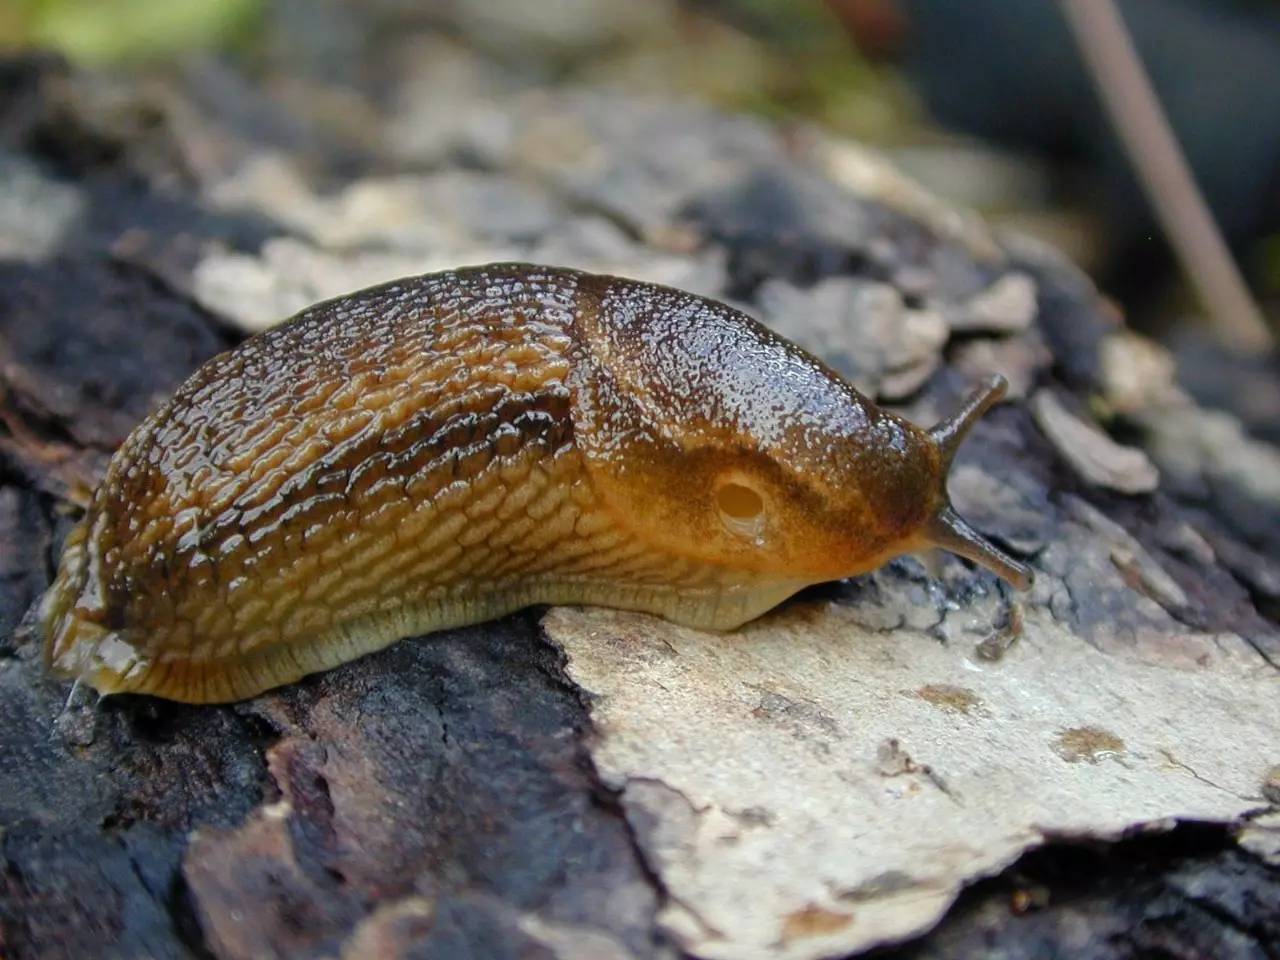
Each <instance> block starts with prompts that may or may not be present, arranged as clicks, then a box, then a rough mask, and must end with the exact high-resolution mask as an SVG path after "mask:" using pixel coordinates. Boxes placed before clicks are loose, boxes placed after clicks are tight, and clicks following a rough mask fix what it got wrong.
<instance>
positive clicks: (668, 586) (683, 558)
mask: <svg viewBox="0 0 1280 960" xmlns="http://www.w3.org/2000/svg"><path fill="white" fill-rule="evenodd" d="M1003 388H1004V387H1003V381H1002V380H1000V379H999V378H996V379H994V380H993V381H992V383H991V384H989V385H988V386H987V388H986V389H985V390H984V391H983V392H981V393H980V394H978V395H976V396H975V398H974V399H973V400H972V401H971V402H970V404H969V405H968V406H967V407H966V408H965V409H964V410H962V411H961V412H960V413H959V414H958V415H957V416H956V417H954V418H952V419H951V420H948V421H946V422H944V423H943V424H940V425H939V426H938V427H936V428H934V430H933V431H926V430H922V429H920V428H918V427H915V426H913V425H912V424H910V423H908V422H906V421H904V420H902V419H900V418H898V417H896V416H894V415H892V414H890V413H887V412H884V411H882V410H880V409H878V408H877V407H876V406H875V405H874V404H873V403H871V402H870V401H869V400H867V399H866V398H865V397H863V396H861V395H860V394H859V393H858V392H857V391H855V390H854V389H853V388H852V387H851V386H849V385H848V384H847V383H846V382H844V381H843V380H842V379H841V378H840V377H839V376H838V375H837V374H835V373H834V372H833V371H831V370H830V369H828V368H827V367H826V366H824V365H823V364H822V363H820V362H819V361H818V360H816V359H814V358H813V357H811V356H809V355H808V354H807V353H805V352H804V351H802V350H801V349H799V348H798V347H796V346H795V345H794V344H791V343H789V342H788V341H786V340H783V339H782V338H780V337H778V336H776V335H775V334H773V333H771V332H770V331H768V330H767V329H765V328H764V327H762V326H761V325H760V324H758V323H756V322H755V321H753V320H751V319H750V318H749V317H746V316H744V315H743V314H741V313H739V312H738V311H736V310H732V309H730V308H729V307H727V306H724V305H723V304H720V303H717V302H715V301H712V300H708V299H705V298H702V297H696V296H693V295H691V294H687V293H682V292H680V291H677V290H672V289H668V288H664V287H659V286H654V285H651V284H645V283H638V282H635V281H632V280H625V279H621V278H617V277H607V276H594V275H591V274H585V273H580V272H576V271H571V270H560V269H553V268H547V267H538V266H531V265H528V264H497V265H492V266H486V267H475V268H468V269H462V270H457V271H451V272H447V273H439V274H432V275H428V276H422V277H414V278H408V279H404V280H399V281H396V282H393V283H389V284H385V285H383V286H379V287H374V288H371V289H368V290H364V291H361V292H358V293H355V294H352V295H350V296H347V297H342V298H339V299H336V300H330V301H327V302H325V303H321V304H318V305H316V306H314V307H311V308H310V309H308V310H305V311H303V312H302V313H301V314H299V315H298V316H296V317H294V318H293V319H291V320H289V321H287V322H285V323H283V324H281V325H280V326H278V327H275V328H273V329H271V330H268V331H267V332H265V333H262V334H260V335H258V336H256V337H254V338H252V339H250V340H248V341H246V342H245V343H244V344H242V345H241V346H240V347H238V348H236V349H235V350H232V351H230V352H228V353H225V354H222V355H220V356H218V357H215V358H213V359H212V360H210V361H209V362H208V363H206V364H205V365H204V366H203V367H201V368H200V369H199V370H198V371H197V372H196V373H195V374H194V375H193V376H192V377H191V378H190V379H189V380H188V381H187V382H186V383H185V384H183V386H182V387H181V388H179V390H178V391H177V393H176V394H175V395H174V396H173V398H172V399H170V400H169V401H168V402H167V403H165V404H164V405H163V406H162V407H160V409H158V410H157V411H155V413H153V414H152V415H151V416H150V417H148V418H147V419H146V420H145V421H144V422H143V423H142V424H140V425H139V426H138V427H137V429H135V430H134V431H133V433H132V434H131V435H130V436H129V438H128V439H127V440H126V441H125V443H124V445H123V446H122V447H121V448H120V450H119V451H118V452H117V453H116V454H115V456H114V457H113V458H112V460H111V463H110V465H109V466H108V469H107V472H106V475H105V477H104V479H103V481H102V483H101V485H100V486H99V487H98V489H97V491H96V492H95V493H94V496H93V498H92V501H91V503H90V506H89V508H88V511H87V513H86V515H85V517H84V519H83V520H82V521H81V523H80V524H79V525H78V526H77V527H76V528H75V529H74V530H73V531H72V533H71V534H70V536H69V537H68V539H67V543H66V545H65V548H64V551H63V554H62V559H61V562H60V565H59V569H58V573H57V576H56V579H55V582H54V584H53V585H52V587H51V588H50V589H49V591H48V593H47V594H46V595H45V597H44V599H43V601H42V604H41V609H40V619H41V623H42V625H43V628H44V630H45V634H46V656H47V660H48V663H49V665H50V666H51V668H52V669H53V670H55V671H56V672H57V673H59V674H61V675H65V676H68V677H74V678H77V679H80V680H82V681H83V682H85V683H88V684H90V685H91V686H93V687H94V688H95V689H97V690H98V691H100V692H101V693H104V694H106V693H117V692H125V691H131V692H140V693H150V694H155V695H157V696H161V697H168V698H171V699H174V700H182V701H187V702H217V701H228V700H236V699H241V698H244V697H249V696H252V695H254V694H256V693H259V692H261V691H263V690H266V689H269V688H271V687H274V686H278V685H280V684H283V683H288V682H290V681H292V680H296V679H298V678H299V677H302V676H304V675H306V674H309V673H313V672H315V671H318V670H324V669H327V668H329V667H333V666H336V665H338V664H341V663H344V662H346V661H348V660H351V659H354V658H355V657H359V656H361V655H363V654H365V653H368V652H370V651H372V650H377V649H379V648H381V647H384V646H386V645H387V644H389V643H391V642H392V641H394V640H396V639H398V638H400V637H405V636H410V635H414V634H420V633H425V632H428V631H432V630H439V629H442V628H446V627H452V626H458V625H462V624H468V623H475V622H477V621H481V620H486V619H489V618H492V617H497V616H501V615H503V614H505V613H509V612H511V611H514V610H516V609H519V608H520V607H524V606H527V605H529V604H537V603H562V604H597V605H601V606H610V607H619V608H624V609H630V610H642V611H647V612H650V613H655V614H658V615H660V616H663V617H666V618H668V619H670V620H673V621H676V622H678V623H682V624H686V625H689V626H693V627H699V628H704V629H710V630H727V629H731V628H733V627H736V626H738V625H739V624H741V623H743V622H745V621H747V620H750V619H752V618H753V617H756V616H758V615H759V614H760V613H762V612H764V611H765V610H768V609H769V608H770V607H772V606H774V605H775V604H777V603H778V602H780V601H781V600H783V599H784V598H786V597H787V596H790V595H791V594H792V593H794V592H795V591H797V590H799V589H800V588H802V587H804V586H807V585H809V584H813V583H817V582H821V581H825V580H831V579H836V578H840V577H846V576H851V575H853V574H857V573H861V572H864V571H866V570H870V569H873V568H875V567H877V566H879V565H880V564H881V563H883V562H884V561H886V560H887V559H889V558H891V557H893V556H896V555H898V554H901V553H904V552H909V551H913V550H918V549H924V548H927V547H929V546H933V545H940V546H945V547H947V548H949V549H952V550H955V551H956V552H958V553H961V554H963V555H964V556H966V557H969V558H971V559H973V560H975V561H977V562H978V563H981V564H985V565H986V566H988V567H990V568H991V569H993V570H994V571H995V572H997V573H999V574H1000V575H1001V576H1004V577H1005V578H1006V579H1008V580H1010V581H1011V582H1012V583H1014V584H1015V585H1017V586H1025V585H1026V582H1027V578H1028V573H1027V571H1026V569H1025V568H1024V567H1023V566H1021V565H1020V564H1018V563H1017V562H1016V561H1014V560H1012V559H1010V558H1008V557H1005V556H1004V555H1003V554H1001V553H999V551H997V550H996V549H995V548H994V547H992V546H991V545H989V544H987V543H986V542H985V541H983V540H982V539H981V538H980V537H979V536H978V534H976V533H974V532H973V531H972V530H970V529H968V528H967V527H965V526H964V524H963V522H962V521H960V520H959V518H958V517H957V516H956V515H955V514H954V513H953V512H952V511H951V509H950V507H949V506H948V504H947V499H946V493H945V481H946V472H947V469H948V467H949V464H950V460H951V457H952V456H953V455H954V452H955V448H956V446H958V444H959V442H960V440H961V439H962V437H963V435H964V432H965V431H966V430H967V428H968V427H969V426H970V425H971V424H972V423H973V421H974V420H975V419H977V417H979V416H981V414H982V413H983V412H984V411H985V410H986V409H987V408H989V407H990V406H991V405H993V404H994V403H995V402H996V401H997V400H998V399H999V398H1000V396H1001V395H1002V393H1003Z"/></svg>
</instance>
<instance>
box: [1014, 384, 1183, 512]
mask: <svg viewBox="0 0 1280 960" xmlns="http://www.w3.org/2000/svg"><path fill="white" fill-rule="evenodd" d="M1031 413H1032V415H1033V416H1034V417H1035V419H1036V424H1037V425H1038V426H1039V427H1040V430H1041V431H1042V432H1043V433H1044V435H1045V436H1046V437H1048V438H1049V442H1050V443H1052V444H1053V445H1054V447H1055V448H1056V449H1057V451H1058V453H1060V454H1061V455H1062V457H1063V459H1064V460H1066V461H1067V462H1068V463H1069V464H1071V467H1072V469H1074V470H1075V471H1076V473H1078V474H1079V475H1080V476H1081V477H1083V478H1084V479H1085V480H1087V481H1088V482H1089V483H1092V484H1095V485H1097V486H1099V487H1107V488H1109V489H1111V490H1118V491H1119V492H1121V493H1150V492H1151V491H1152V490H1154V489H1155V488H1156V487H1157V486H1159V485H1160V471H1159V470H1157V469H1156V465H1155V464H1154V463H1152V462H1151V458H1150V457H1148V456H1147V455H1146V454H1145V453H1143V452H1142V451H1141V450H1139V449H1137V448H1136V447H1126V446H1124V445H1122V444H1119V443H1116V442H1115V441H1114V440H1112V439H1111V438H1110V437H1108V436H1107V435H1106V434H1105V433H1103V432H1102V431H1101V430H1099V429H1098V428H1097V427H1095V426H1093V425H1092V424H1089V423H1086V422H1085V421H1083V420H1081V419H1080V418H1079V417H1077V416H1075V415H1074V414H1072V413H1070V412H1069V411H1068V410H1067V408H1066V407H1064V406H1063V405H1062V403H1061V401H1059V400H1058V398H1057V397H1056V396H1054V395H1053V393H1052V392H1051V391H1049V390H1040V391H1038V392H1037V393H1036V394H1035V396H1033V397H1032V398H1031Z"/></svg>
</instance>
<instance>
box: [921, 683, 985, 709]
mask: <svg viewBox="0 0 1280 960" xmlns="http://www.w3.org/2000/svg"><path fill="white" fill-rule="evenodd" d="M916 696H917V697H919V698H920V699H921V700H923V701H924V702H925V703H927V704H929V705H930V706H934V707H937V708H938V709H939V710H945V711H946V712H948V713H968V712H969V711H971V710H973V709H975V708H977V707H980V706H982V698H981V697H979V696H978V695H977V694H976V693H974V692H973V691H972V690H967V689H965V688H964V687H956V686H952V685H951V684H949V683H927V684H925V685H924V686H923V687H921V688H920V689H919V690H917V691H916Z"/></svg>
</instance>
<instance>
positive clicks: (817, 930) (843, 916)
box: [782, 904, 853, 943]
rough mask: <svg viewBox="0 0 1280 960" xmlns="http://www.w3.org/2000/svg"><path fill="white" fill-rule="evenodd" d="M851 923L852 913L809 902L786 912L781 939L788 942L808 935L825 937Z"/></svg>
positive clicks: (805, 937)
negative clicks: (804, 905)
mask: <svg viewBox="0 0 1280 960" xmlns="http://www.w3.org/2000/svg"><path fill="white" fill-rule="evenodd" d="M851 923H853V914H851V913H840V912H838V911H836V910H828V909H827V908H826V907H819V906H816V905H815V904H810V905H809V906H807V907H804V908H802V909H800V910H796V911H794V912H792V913H789V914H787V919H786V920H785V921H784V922H783V925H782V940H783V942H784V943H790V942H791V941H793V940H803V939H807V938H809V937H825V936H830V935H831V934H833V933H839V932H840V931H841V930H843V929H844V928H845V927H847V926H849V924H851Z"/></svg>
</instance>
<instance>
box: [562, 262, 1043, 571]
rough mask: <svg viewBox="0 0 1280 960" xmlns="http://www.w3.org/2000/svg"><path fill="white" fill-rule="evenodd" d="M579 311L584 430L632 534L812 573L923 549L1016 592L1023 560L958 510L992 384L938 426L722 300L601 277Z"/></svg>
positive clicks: (599, 477)
mask: <svg viewBox="0 0 1280 960" xmlns="http://www.w3.org/2000/svg"><path fill="white" fill-rule="evenodd" d="M597 288H598V289H597V291H596V296H597V298H598V299H597V303H596V304H595V305H594V309H584V310H583V311H582V313H581V314H580V316H579V319H578V327H579V337H580V343H581V345H582V348H583V351H584V357H583V362H580V363H579V365H578V366H577V367H576V369H575V377H574V385H575V388H576V389H575V409H574V420H575V428H576V436H577V442H578V444H579V446H580V447H581V449H582V451H583V453H584V455H585V461H586V464H587V469H588V471H589V473H590V476H591V478H592V482H593V484H594V485H595V487H596V489H597V490H598V491H600V493H601V495H602V496H603V498H604V499H605V501H606V502H607V503H608V504H609V505H610V506H611V507H612V508H613V509H614V510H615V511H616V513H617V514H618V515H619V516H621V517H625V518H626V520H627V522H628V523H629V524H631V525H632V527H633V529H634V530H635V533H636V535H637V536H642V537H644V538H645V539H646V540H649V541H651V542H652V543H654V544H655V545H656V546H658V547H659V548H661V549H663V550H668V551H671V552H672V553H682V554H686V555H690V554H691V555H695V556H697V557H698V558H699V559H701V560H704V561H705V562H707V563H711V564H716V565H722V566H725V567H730V568H736V569H742V570H748V571H751V572H753V573H755V574H758V575H763V576H766V577H775V578H778V579H794V580H800V581H804V582H809V583H816V582H820V581H824V580H834V579H839V578H841V577H849V576H853V575H855V574H859V573H863V572H865V571H867V570H872V569H875V568H876V567H878V566H880V565H881V564H882V563H884V562H885V561H886V560H888V559H890V558H892V557H894V556H897V555H900V554H903V553H909V552H912V551H915V550H921V549H926V548H928V547H932V546H941V547H946V548H948V549H950V550H953V551H955V552H957V553H960V554H962V555H964V556H966V557H969V558H970V559H972V560H975V561H976V562H978V563H980V564H982V565H984V566H987V567H988V568H990V569H991V570H993V571H994V572H995V573H997V574H998V575H1000V576H1001V577H1003V578H1005V579H1006V580H1007V581H1009V582H1010V583H1011V584H1012V585H1014V586H1015V587H1018V588H1020V589H1025V588H1026V586H1027V585H1028V583H1029V576H1030V575H1029V572H1028V570H1027V568H1026V567H1024V566H1023V565H1022V564H1020V563H1018V562H1017V561H1015V560H1013V559H1012V558H1010V557H1008V556H1006V555H1004V554H1003V553H1001V552H1000V551H999V550H997V549H996V548H995V547H993V546H992V545H990V544H988V543H986V542H985V541H983V540H982V538H981V537H980V536H979V535H978V534H977V533H975V532H973V531H972V530H970V529H969V528H968V527H967V526H965V525H964V524H963V522H962V521H961V520H960V519H959V517H958V516H956V515H955V513H954V512H953V511H952V510H951V509H950V506H949V503H948V500H947V495H946V475H947V471H948V469H949V467H950V464H951V460H952V457H953V456H954V454H955V452H956V448H957V447H958V445H959V443H960V441H961V440H962V439H963V437H964V434H965V433H966V432H967V431H968V429H969V428H970V427H971V426H972V425H973V423H974V422H975V421H976V420H977V419H978V418H979V417H981V415H982V414H983V413H984V412H985V411H986V410H988V409H989V408H990V407H991V406H993V405H994V404H995V403H996V402H998V401H999V399H1000V398H1001V397H1002V396H1003V395H1004V391H1005V386H1006V384H1005V381H1004V379H1003V378H1001V377H996V378H993V379H992V381H991V382H990V383H989V384H987V386H986V387H985V389H984V390H983V391H981V392H980V393H979V394H977V395H975V396H974V397H973V398H972V399H971V400H970V401H969V402H968V403H967V404H966V405H965V407H964V409H963V410H961V411H960V412H959V413H958V414H957V415H956V416H955V417H953V418H951V419H950V420H948V421H945V422H944V423H942V424H940V425H939V426H938V427H935V428H934V429H933V430H932V431H926V430H922V429H921V428H919V427H917V426H915V425H914V424H911V423H909V422H908V421H906V420H903V419H902V418H900V417H897V416H895V415H894V414H892V413H889V412H887V411H884V410H881V409H880V408H879V407H877V406H876V405H875V404H874V403H872V402H871V401H869V400H868V399H867V398H865V397H864V396H862V395H861V394H860V393H858V391H857V390H855V389H854V388H853V387H852V386H850V385H849V384H848V383H847V382H846V381H845V380H843V379H842V378H841V377H840V376H839V375H838V374H837V373H835V372H834V371H833V370H831V369H830V368H828V367H827V366H826V365H825V364H823V363H822V362H820V361H819V360H816V359H815V358H814V357H812V356H810V355H809V354H807V353H806V352H805V351H803V350H801V349H800V348H799V347H797V346H795V345H794V344H792V343H790V342H789V341H787V340H784V339H783V338H781V337H779V336H777V335H775V334H773V333H772V332H770V331H769V330H768V329H766V328H765V327H763V326H761V325H760V324H758V323H756V322H755V321H753V320H751V319H750V318H748V317H745V316H743V315H742V314H741V313H739V312H738V311H736V310H733V309H731V308H729V307H727V306H725V305H723V304H719V303H716V302H714V301H710V300H705V299H702V298H697V297H691V296H689V295H688V294H684V293H680V292H677V291H673V290H663V289H660V288H654V287H647V286H640V285H634V284H621V283H618V282H616V281H614V282H605V283H601V284H597Z"/></svg>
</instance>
